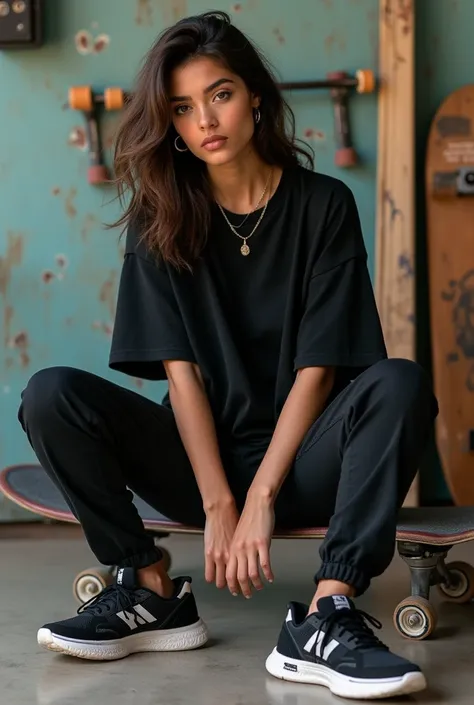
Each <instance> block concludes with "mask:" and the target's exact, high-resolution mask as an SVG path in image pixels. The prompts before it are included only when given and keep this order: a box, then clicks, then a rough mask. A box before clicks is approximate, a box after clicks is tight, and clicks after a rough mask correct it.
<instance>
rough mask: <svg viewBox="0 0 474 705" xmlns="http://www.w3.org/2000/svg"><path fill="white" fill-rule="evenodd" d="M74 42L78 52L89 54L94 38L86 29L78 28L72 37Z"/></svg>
mask: <svg viewBox="0 0 474 705" xmlns="http://www.w3.org/2000/svg"><path fill="white" fill-rule="evenodd" d="M74 42H75V44H76V49H77V51H78V52H79V54H83V55H86V54H90V53H91V52H92V49H93V46H94V39H93V37H92V34H91V33H90V32H88V31H87V30H86V29H80V30H79V32H77V33H76V36H75V37H74Z"/></svg>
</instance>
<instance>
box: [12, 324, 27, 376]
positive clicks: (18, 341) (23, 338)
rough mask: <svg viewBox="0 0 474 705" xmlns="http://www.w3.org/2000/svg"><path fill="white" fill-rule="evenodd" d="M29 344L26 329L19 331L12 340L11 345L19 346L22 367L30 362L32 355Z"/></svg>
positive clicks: (13, 346)
mask: <svg viewBox="0 0 474 705" xmlns="http://www.w3.org/2000/svg"><path fill="white" fill-rule="evenodd" d="M28 345H29V340H28V334H27V332H26V331H24V330H22V331H20V332H19V333H17V334H16V335H15V336H14V337H13V338H12V340H11V342H10V346H9V347H12V348H17V349H18V350H19V351H20V364H21V366H22V367H28V365H29V363H30V356H29V355H28Z"/></svg>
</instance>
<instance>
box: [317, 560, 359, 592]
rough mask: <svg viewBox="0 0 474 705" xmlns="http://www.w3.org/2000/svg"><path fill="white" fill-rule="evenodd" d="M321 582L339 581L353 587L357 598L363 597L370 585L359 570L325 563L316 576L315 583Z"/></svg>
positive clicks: (349, 566)
mask: <svg viewBox="0 0 474 705" xmlns="http://www.w3.org/2000/svg"><path fill="white" fill-rule="evenodd" d="M320 580H338V581H339V582H341V583H346V584H347V585H351V586H352V587H353V588H354V589H355V591H356V597H358V596H359V595H362V593H364V592H365V591H366V590H367V588H368V587H369V585H370V580H369V579H367V577H366V576H365V575H364V574H363V573H362V572H361V571H360V570H359V569H358V568H355V567H354V566H351V565H346V564H344V563H323V565H322V566H321V568H320V569H319V570H318V572H317V573H316V575H315V576H314V581H315V583H318V582H319V581H320Z"/></svg>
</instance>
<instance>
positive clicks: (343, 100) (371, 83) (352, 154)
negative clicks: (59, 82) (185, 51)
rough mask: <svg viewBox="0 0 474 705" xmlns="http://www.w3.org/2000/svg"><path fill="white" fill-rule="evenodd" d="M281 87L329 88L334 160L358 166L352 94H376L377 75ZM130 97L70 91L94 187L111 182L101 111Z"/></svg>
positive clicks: (118, 92) (114, 91) (364, 72)
mask: <svg viewBox="0 0 474 705" xmlns="http://www.w3.org/2000/svg"><path fill="white" fill-rule="evenodd" d="M279 88H280V89H281V90H283V91H295V90H317V89H322V88H326V89H329V90H330V95H331V100H332V103H333V107H334V133H335V140H336V153H335V157H334V161H335V163H336V165H337V166H338V167H341V168H348V167H352V166H355V165H356V164H357V163H358V161H359V158H358V155H357V152H356V150H355V148H354V146H353V144H352V139H351V131H350V122H349V95H350V92H351V91H352V90H354V89H355V90H356V91H357V93H373V91H374V90H375V76H374V74H373V72H372V71H370V70H368V69H361V70H359V71H357V72H356V74H355V76H350V75H349V74H348V73H345V72H344V71H337V72H332V73H329V74H328V76H327V78H325V79H323V80H320V81H299V82H298V81H296V82H288V83H280V84H279ZM129 97H130V93H127V92H125V91H123V90H122V89H121V88H112V87H110V88H106V89H105V90H104V91H103V92H102V93H94V92H93V90H92V88H91V86H71V88H70V89H69V96H68V103H67V105H66V107H69V108H72V109H73V110H80V111H82V112H83V114H84V118H85V122H86V135H87V142H88V150H89V167H88V171H87V177H88V181H89V183H90V184H106V183H108V182H109V181H110V172H109V169H108V167H107V166H106V165H105V164H104V160H103V152H102V146H101V138H100V129H99V110H100V108H101V107H104V108H105V110H107V111H109V110H120V109H121V108H122V107H123V106H124V105H125V102H126V101H127V99H128V98H129Z"/></svg>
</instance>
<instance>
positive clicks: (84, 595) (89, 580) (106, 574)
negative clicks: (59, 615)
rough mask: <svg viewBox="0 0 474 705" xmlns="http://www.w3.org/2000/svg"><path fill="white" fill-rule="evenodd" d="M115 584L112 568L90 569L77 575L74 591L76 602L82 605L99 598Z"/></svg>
mask: <svg viewBox="0 0 474 705" xmlns="http://www.w3.org/2000/svg"><path fill="white" fill-rule="evenodd" d="M112 582H113V575H112V571H111V570H110V568H88V569H87V570H83V571H82V572H81V573H79V574H78V575H76V578H75V580H74V583H73V586H72V591H73V594H74V597H75V598H76V600H77V601H78V602H80V603H82V604H84V602H88V601H89V600H92V598H93V597H97V595H98V594H99V593H101V592H102V590H104V589H105V588H106V587H108V586H109V585H111V584H112Z"/></svg>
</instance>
